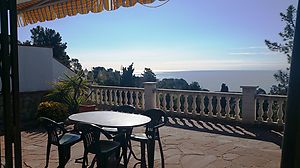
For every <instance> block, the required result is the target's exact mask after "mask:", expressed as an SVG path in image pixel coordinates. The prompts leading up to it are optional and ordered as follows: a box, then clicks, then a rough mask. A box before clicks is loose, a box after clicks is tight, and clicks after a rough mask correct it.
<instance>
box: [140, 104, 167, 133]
mask: <svg viewBox="0 0 300 168" xmlns="http://www.w3.org/2000/svg"><path fill="white" fill-rule="evenodd" d="M143 115H145V116H148V117H150V118H151V121H150V122H149V123H148V124H147V125H146V134H147V135H154V134H155V133H158V128H159V127H162V126H164V125H165V124H166V123H167V122H168V117H167V115H166V113H165V112H164V111H162V110H161V109H149V110H146V111H145V112H144V113H143Z"/></svg>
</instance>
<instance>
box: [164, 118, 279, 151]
mask: <svg viewBox="0 0 300 168" xmlns="http://www.w3.org/2000/svg"><path fill="white" fill-rule="evenodd" d="M168 118H169V123H168V126H172V127H176V128H181V129H188V130H194V131H202V132H207V133H213V134H221V135H227V136H233V137H240V138H248V139H256V140H262V141H267V142H272V143H275V144H276V145H278V146H281V142H282V137H283V131H282V128H276V127H270V126H267V125H245V124H241V123H237V122H228V121H227V122H226V121H225V122H223V121H222V122H220V120H219V121H216V120H214V119H209V118H203V119H192V118H188V117H178V116H170V117H168Z"/></svg>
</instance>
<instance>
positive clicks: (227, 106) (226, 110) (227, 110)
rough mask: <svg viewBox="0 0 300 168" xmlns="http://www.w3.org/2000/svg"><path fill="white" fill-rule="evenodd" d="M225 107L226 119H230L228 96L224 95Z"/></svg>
mask: <svg viewBox="0 0 300 168" xmlns="http://www.w3.org/2000/svg"><path fill="white" fill-rule="evenodd" d="M225 99H226V107H225V112H226V115H225V117H226V119H230V97H229V96H226V97H225Z"/></svg>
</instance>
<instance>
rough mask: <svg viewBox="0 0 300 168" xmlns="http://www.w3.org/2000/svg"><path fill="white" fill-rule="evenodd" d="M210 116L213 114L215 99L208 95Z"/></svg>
mask: <svg viewBox="0 0 300 168" xmlns="http://www.w3.org/2000/svg"><path fill="white" fill-rule="evenodd" d="M207 97H208V116H209V117H212V116H213V104H212V100H213V96H211V95H208V96H207Z"/></svg>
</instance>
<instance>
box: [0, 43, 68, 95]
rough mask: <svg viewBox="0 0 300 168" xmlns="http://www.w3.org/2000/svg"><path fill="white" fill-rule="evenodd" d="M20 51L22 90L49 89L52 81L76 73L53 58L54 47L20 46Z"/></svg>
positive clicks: (20, 85) (20, 86) (20, 84)
mask: <svg viewBox="0 0 300 168" xmlns="http://www.w3.org/2000/svg"><path fill="white" fill-rule="evenodd" d="M18 52H19V81H20V82H19V88H20V92H31V91H45V90H49V89H51V88H52V86H51V83H52V82H55V81H58V80H59V79H62V78H63V77H64V76H65V75H64V74H67V75H74V72H72V71H71V70H70V69H68V68H66V67H65V66H64V65H62V64H61V63H60V62H58V61H57V60H55V59H54V58H53V52H52V48H43V47H32V46H19V48H18ZM0 86H1V81H0Z"/></svg>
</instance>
